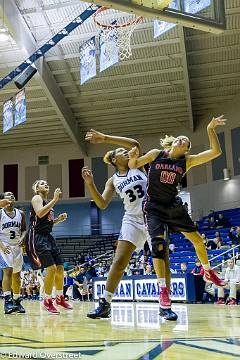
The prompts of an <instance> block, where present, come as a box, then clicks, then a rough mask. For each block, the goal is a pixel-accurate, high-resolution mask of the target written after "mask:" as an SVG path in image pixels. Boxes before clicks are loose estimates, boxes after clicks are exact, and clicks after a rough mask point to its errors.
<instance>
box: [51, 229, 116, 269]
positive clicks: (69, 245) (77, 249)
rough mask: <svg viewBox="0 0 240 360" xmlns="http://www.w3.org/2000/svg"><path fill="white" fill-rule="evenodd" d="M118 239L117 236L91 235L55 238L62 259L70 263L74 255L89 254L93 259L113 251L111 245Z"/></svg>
mask: <svg viewBox="0 0 240 360" xmlns="http://www.w3.org/2000/svg"><path fill="white" fill-rule="evenodd" d="M117 238H118V234H110V235H93V236H70V237H61V236H58V237H57V238H56V242H57V244H58V246H59V248H60V250H61V254H62V256H63V258H64V259H65V260H66V261H68V262H70V263H71V260H72V258H73V257H75V255H76V254H79V253H83V254H85V255H86V254H87V253H88V252H91V254H92V255H93V257H95V256H98V255H101V254H103V253H105V252H108V251H109V250H113V247H112V244H113V241H115V240H116V239H117Z"/></svg>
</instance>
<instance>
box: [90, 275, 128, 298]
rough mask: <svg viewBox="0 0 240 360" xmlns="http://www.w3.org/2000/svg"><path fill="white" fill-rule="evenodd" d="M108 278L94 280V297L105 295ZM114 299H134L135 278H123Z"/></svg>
mask: <svg viewBox="0 0 240 360" xmlns="http://www.w3.org/2000/svg"><path fill="white" fill-rule="evenodd" d="M105 287H106V280H96V281H94V299H95V300H97V299H98V298H100V297H103V293H104V290H105ZM113 299H114V300H133V280H131V279H130V280H122V281H120V284H119V285H118V287H117V290H116V292H115V295H114V298H113Z"/></svg>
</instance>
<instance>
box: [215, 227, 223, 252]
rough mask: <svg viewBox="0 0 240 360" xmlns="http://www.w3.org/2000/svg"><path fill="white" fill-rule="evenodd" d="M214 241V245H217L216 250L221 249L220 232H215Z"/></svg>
mask: <svg viewBox="0 0 240 360" xmlns="http://www.w3.org/2000/svg"><path fill="white" fill-rule="evenodd" d="M215 236H216V237H215V239H214V240H213V241H214V242H215V243H216V245H217V249H218V250H219V249H221V248H222V247H223V239H222V238H221V235H220V232H219V231H216V232H215Z"/></svg>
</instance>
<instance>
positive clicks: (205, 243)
mask: <svg viewBox="0 0 240 360" xmlns="http://www.w3.org/2000/svg"><path fill="white" fill-rule="evenodd" d="M201 237H202V239H203V243H204V245H205V247H206V248H208V242H209V240H208V238H207V237H206V235H205V234H204V233H203V234H201Z"/></svg>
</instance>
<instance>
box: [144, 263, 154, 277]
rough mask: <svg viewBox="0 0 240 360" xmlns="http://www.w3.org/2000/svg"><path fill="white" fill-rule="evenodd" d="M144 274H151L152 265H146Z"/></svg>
mask: <svg viewBox="0 0 240 360" xmlns="http://www.w3.org/2000/svg"><path fill="white" fill-rule="evenodd" d="M144 275H152V267H151V265H149V264H148V265H146V267H145V271H144Z"/></svg>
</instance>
